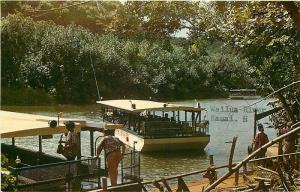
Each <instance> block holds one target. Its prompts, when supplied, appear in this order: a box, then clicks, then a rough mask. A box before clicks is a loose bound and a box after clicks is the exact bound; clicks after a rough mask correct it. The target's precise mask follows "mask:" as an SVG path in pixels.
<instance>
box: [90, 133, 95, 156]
mask: <svg viewBox="0 0 300 192" xmlns="http://www.w3.org/2000/svg"><path fill="white" fill-rule="evenodd" d="M90 148H91V156H92V157H93V156H94V155H95V154H94V131H92V130H90Z"/></svg>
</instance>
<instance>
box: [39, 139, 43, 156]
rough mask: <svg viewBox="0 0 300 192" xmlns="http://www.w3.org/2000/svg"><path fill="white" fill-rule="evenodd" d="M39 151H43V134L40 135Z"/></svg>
mask: <svg viewBox="0 0 300 192" xmlns="http://www.w3.org/2000/svg"><path fill="white" fill-rule="evenodd" d="M39 153H43V144H42V136H40V135H39Z"/></svg>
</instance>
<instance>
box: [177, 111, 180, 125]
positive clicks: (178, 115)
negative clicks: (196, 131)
mask: <svg viewBox="0 0 300 192" xmlns="http://www.w3.org/2000/svg"><path fill="white" fill-rule="evenodd" d="M177 121H178V123H179V122H180V112H179V111H177Z"/></svg>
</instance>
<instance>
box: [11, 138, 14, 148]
mask: <svg viewBox="0 0 300 192" xmlns="http://www.w3.org/2000/svg"><path fill="white" fill-rule="evenodd" d="M11 145H12V146H15V138H14V137H12V138H11Z"/></svg>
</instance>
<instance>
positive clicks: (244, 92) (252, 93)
mask: <svg viewBox="0 0 300 192" xmlns="http://www.w3.org/2000/svg"><path fill="white" fill-rule="evenodd" d="M229 98H230V99H246V100H247V99H259V98H261V96H259V95H257V94H256V89H231V90H230V91H229Z"/></svg>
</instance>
